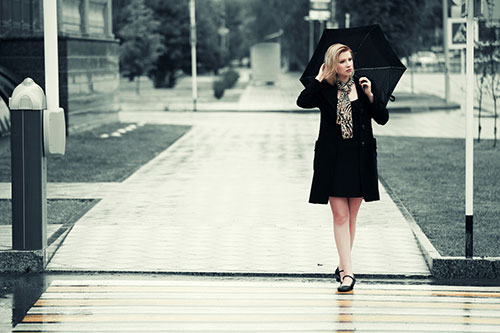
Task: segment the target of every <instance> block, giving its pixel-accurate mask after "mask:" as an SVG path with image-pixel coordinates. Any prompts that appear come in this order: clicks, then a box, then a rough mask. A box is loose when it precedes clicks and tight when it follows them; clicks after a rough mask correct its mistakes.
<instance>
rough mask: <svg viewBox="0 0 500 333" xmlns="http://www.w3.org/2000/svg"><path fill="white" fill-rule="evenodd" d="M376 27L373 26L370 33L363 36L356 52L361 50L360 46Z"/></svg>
mask: <svg viewBox="0 0 500 333" xmlns="http://www.w3.org/2000/svg"><path fill="white" fill-rule="evenodd" d="M376 27H377V25H374V26H373V28H371V29H370V31H368V32H367V33H366V35H365V38H363V40H362V41H361V43H359V45H358V50H359V49H360V48H361V45H363V43H364V42H365V40H366V39H367V38H368V36H369V35H370V33H371V32H372V31H373V30H374V29H375V28H376Z"/></svg>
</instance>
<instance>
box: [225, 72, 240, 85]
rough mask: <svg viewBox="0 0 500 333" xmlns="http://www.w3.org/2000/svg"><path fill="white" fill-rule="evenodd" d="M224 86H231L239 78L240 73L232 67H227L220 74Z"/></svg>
mask: <svg viewBox="0 0 500 333" xmlns="http://www.w3.org/2000/svg"><path fill="white" fill-rule="evenodd" d="M222 78H223V80H224V83H225V84H226V88H232V87H234V85H235V84H236V82H237V81H238V79H239V78H240V74H238V72H237V71H235V70H233V69H229V70H227V71H225V72H224V73H223V74H222Z"/></svg>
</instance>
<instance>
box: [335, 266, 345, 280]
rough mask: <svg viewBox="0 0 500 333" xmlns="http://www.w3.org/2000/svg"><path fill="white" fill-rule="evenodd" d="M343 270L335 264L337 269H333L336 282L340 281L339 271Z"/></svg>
mask: <svg viewBox="0 0 500 333" xmlns="http://www.w3.org/2000/svg"><path fill="white" fill-rule="evenodd" d="M343 271H344V270H339V267H338V266H337V269H336V270H335V280H337V282H340V272H343Z"/></svg>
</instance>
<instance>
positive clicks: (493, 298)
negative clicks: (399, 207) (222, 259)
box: [0, 274, 500, 332]
mask: <svg viewBox="0 0 500 333" xmlns="http://www.w3.org/2000/svg"><path fill="white" fill-rule="evenodd" d="M0 281H1V287H2V289H1V290H2V293H1V297H0V302H1V312H0V331H1V332H11V331H12V332H71V331H79V332H111V331H115V332H116V331H119V332H125V331H126V332H162V331H166V330H169V331H170V330H175V331H200V332H201V331H216V332H222V331H248V332H256V331H259V332H262V331H269V332H271V331H273V332H276V331H283V332H290V331H298V332H306V331H307V332H312V331H316V332H317V331H330V332H331V331H337V332H353V331H356V332H364V331H366V332H369V331H374V330H378V331H384V332H388V331H394V332H429V331H431V332H436V331H446V332H498V331H500V287H498V286H497V287H495V286H487V285H485V283H486V282H481V281H476V283H475V284H478V285H483V286H459V285H455V286H453V285H451V283H450V282H447V283H446V284H442V283H437V282H433V281H430V280H373V279H360V281H359V283H358V284H357V285H356V288H355V291H354V293H352V294H338V293H336V286H337V284H336V283H333V282H332V280H331V279H307V278H283V277H274V278H269V277H241V276H240V277H214V276H185V275H164V274H148V275H144V274H120V275H110V274H105V275H104V274H91V275H81V274H72V275H67V274H64V275H63V274H52V275H50V274H42V275H29V276H21V277H16V276H3V277H0ZM468 283H469V284H471V281H468ZM490 283H491V282H490ZM497 285H498V282H497ZM13 326H15V328H13Z"/></svg>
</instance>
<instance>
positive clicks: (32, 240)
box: [9, 78, 47, 250]
mask: <svg viewBox="0 0 500 333" xmlns="http://www.w3.org/2000/svg"><path fill="white" fill-rule="evenodd" d="M9 108H10V110H11V163H12V164H11V170H12V249H14V250H45V248H46V247H47V236H46V225H47V211H46V207H47V205H46V201H47V198H46V183H47V180H46V179H47V158H46V157H45V153H44V140H43V110H44V109H45V108H46V100H45V95H44V93H43V90H42V88H40V86H38V85H37V84H36V83H35V82H34V81H33V80H32V79H30V78H26V79H25V80H24V81H23V82H22V83H21V84H20V85H18V86H17V87H16V88H15V89H14V92H13V93H12V97H11V98H9Z"/></svg>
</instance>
